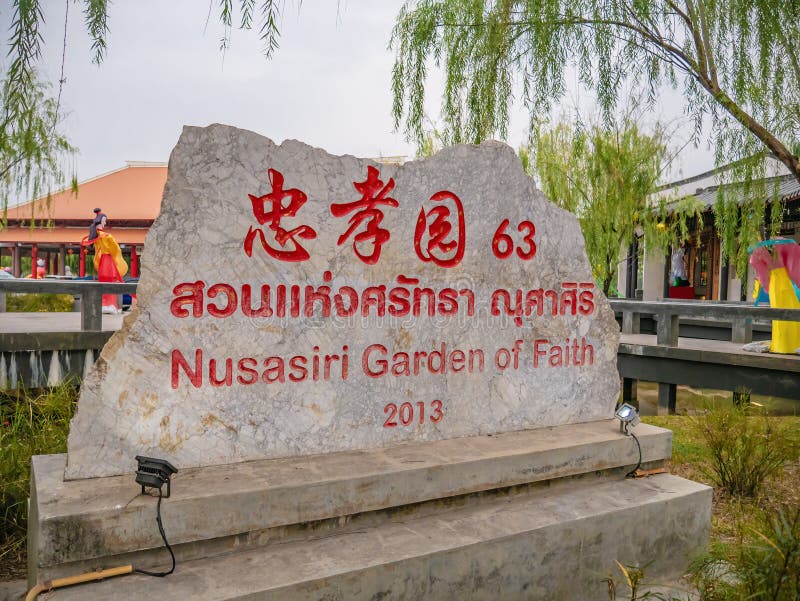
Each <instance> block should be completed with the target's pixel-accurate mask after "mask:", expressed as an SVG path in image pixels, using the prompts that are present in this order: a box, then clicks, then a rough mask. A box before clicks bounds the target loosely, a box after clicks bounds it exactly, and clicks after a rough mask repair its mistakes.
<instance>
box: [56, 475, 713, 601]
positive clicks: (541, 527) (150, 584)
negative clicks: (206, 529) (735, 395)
mask: <svg viewBox="0 0 800 601" xmlns="http://www.w3.org/2000/svg"><path fill="white" fill-rule="evenodd" d="M711 494H712V490H711V488H709V487H707V486H704V485H702V484H697V483H695V482H690V481H688V480H684V479H682V478H678V477H676V476H672V475H669V474H661V475H658V476H654V477H652V478H646V479H643V480H625V479H609V480H606V481H602V482H586V483H584V484H583V485H576V483H575V482H572V481H567V482H563V483H561V484H560V485H558V484H556V485H553V486H552V487H550V488H549V489H548V490H545V491H541V490H534V491H531V494H520V495H514V496H509V497H506V498H503V497H499V498H496V499H494V500H493V501H492V502H491V503H486V504H479V505H474V506H469V507H464V508H459V509H454V510H451V511H446V512H443V513H440V514H435V515H431V516H424V517H419V518H410V519H409V518H406V517H404V516H397V517H395V518H394V519H392V520H386V521H385V522H384V523H382V524H381V525H380V526H377V527H374V528H358V529H353V530H350V531H348V532H343V533H341V534H339V535H338V536H322V537H319V538H316V539H314V540H308V541H302V542H289V543H285V544H278V545H272V546H270V547H266V548H264V549H257V550H252V551H245V552H242V553H234V554H230V555H227V556H225V557H216V558H210V559H203V560H197V561H190V562H185V563H182V564H179V565H178V568H177V571H176V572H175V574H173V575H172V576H169V577H168V578H165V579H163V580H160V579H156V578H148V577H145V576H138V575H134V576H125V577H123V578H121V579H115V580H109V581H106V582H101V583H98V584H90V585H87V586H83V587H75V588H72V589H64V590H62V591H55V592H53V593H52V595H51V597H50V599H52V600H53V601H70V600H73V599H75V600H77V599H81V600H83V599H105V600H109V601H112V600H116V599H124V600H125V601H150V600H151V599H157V598H170V599H196V600H198V601H211V600H214V601H221V600H223V599H226V600H228V599H230V600H232V599H240V600H244V599H247V600H250V601H255V600H256V599H258V600H259V601H273V600H274V601H295V600H308V601H312V600H314V601H317V600H319V601H323V600H324V601H340V600H341V601H345V600H347V601H377V600H379V599H380V600H383V601H390V600H398V601H400V600H407V599H426V600H430V601H435V600H445V599H446V600H454V601H455V600H458V601H461V600H465V599H469V600H470V601H479V600H486V601H495V600H497V599H502V600H503V601H516V600H520V601H522V600H525V601H529V600H530V599H548V600H550V599H552V600H563V601H597V600H598V599H604V598H606V597H607V584H606V582H604V581H603V579H604V578H606V577H607V576H608V575H609V574H619V569H618V567H617V566H616V563H615V560H616V561H619V562H621V563H623V564H629V565H631V564H632V565H640V566H647V568H646V569H647V578H648V580H649V581H650V582H653V581H655V582H664V581H667V582H668V581H669V579H670V578H674V577H676V576H678V575H679V574H681V572H682V570H684V569H685V567H686V563H687V559H686V558H687V557H688V556H690V555H691V554H692V553H693V552H695V551H697V550H699V549H700V548H701V547H704V546H705V545H706V544H707V543H708V537H709V530H710V522H711ZM618 580H621V578H619V579H618ZM622 588H623V587H622V586H620V589H622Z"/></svg>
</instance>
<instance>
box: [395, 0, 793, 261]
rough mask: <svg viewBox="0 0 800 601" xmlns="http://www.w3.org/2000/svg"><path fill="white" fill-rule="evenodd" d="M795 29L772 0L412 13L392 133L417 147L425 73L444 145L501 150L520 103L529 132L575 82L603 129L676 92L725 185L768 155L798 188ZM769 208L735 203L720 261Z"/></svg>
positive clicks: (457, 0) (753, 174)
mask: <svg viewBox="0 0 800 601" xmlns="http://www.w3.org/2000/svg"><path fill="white" fill-rule="evenodd" d="M798 22H800V2H776V1H774V0H727V1H725V2H722V1H720V0H653V1H642V0H631V1H627V2H620V1H618V0H416V1H413V0H412V1H409V2H408V3H407V4H406V5H405V6H404V7H403V9H402V10H401V11H400V13H399V15H398V17H397V20H396V24H395V28H394V32H393V36H392V46H393V48H394V49H395V51H396V58H395V64H394V70H393V78H392V86H393V93H394V107H393V112H394V118H395V125H396V127H398V128H399V127H402V128H404V130H405V132H406V134H407V135H408V137H409V139H411V140H414V141H416V142H417V143H418V144H420V143H421V142H422V141H423V136H424V130H423V128H422V119H423V115H424V113H423V108H422V107H423V105H424V101H425V92H426V90H425V76H426V75H427V70H428V67H429V65H430V64H431V63H433V64H435V65H438V66H440V67H441V68H442V69H443V70H444V74H445V83H444V89H443V91H442V101H441V102H442V119H443V122H444V123H445V125H446V129H445V137H446V141H447V142H448V143H456V142H461V141H468V142H479V141H481V140H484V139H487V138H492V137H500V138H503V137H504V136H505V133H506V127H507V125H508V115H509V112H510V108H511V106H512V104H513V102H514V101H515V100H521V101H522V102H523V103H524V104H525V106H526V107H527V108H528V110H529V113H530V118H531V129H534V128H535V124H536V122H537V121H538V120H540V119H541V118H542V117H543V116H545V115H547V114H548V112H549V111H550V109H551V108H552V107H553V106H554V105H556V104H557V103H558V102H559V101H560V100H561V99H562V98H563V97H564V94H565V92H566V89H567V88H566V83H565V78H566V77H567V76H568V75H570V74H571V73H572V71H571V70H573V69H574V72H575V73H576V74H577V78H578V80H579V82H580V84H581V85H582V87H584V88H586V89H589V90H592V91H593V92H594V95H595V97H596V99H597V102H598V106H599V107H600V109H601V111H602V113H603V115H604V117H605V119H606V121H607V122H610V121H611V120H612V115H613V113H614V109H615V108H616V106H617V104H618V102H619V101H620V100H621V99H620V97H619V96H620V91H621V90H622V89H623V87H622V85H623V84H626V85H627V84H633V85H634V86H635V87H640V88H642V89H643V90H644V91H645V92H646V93H647V94H648V96H649V99H650V101H651V102H654V101H655V99H656V97H657V96H658V94H659V91H660V89H661V88H662V86H671V87H675V88H679V89H680V90H681V91H682V92H683V97H684V102H685V106H684V109H685V112H686V113H687V114H688V115H689V117H691V119H692V120H693V122H694V128H695V129H694V135H695V137H696V139H697V140H699V139H700V136H701V134H702V132H703V124H704V121H707V122H708V123H710V131H709V132H708V133H709V141H710V142H711V144H712V145H713V147H714V148H715V152H716V160H717V164H718V165H723V164H726V163H730V162H735V161H738V162H737V163H736V166H735V168H733V169H729V170H727V171H725V172H724V174H723V176H722V179H723V182H722V183H726V182H728V183H729V182H737V181H744V182H746V183H747V185H751V184H753V183H754V182H757V181H758V179H759V178H761V177H762V176H763V174H764V170H765V160H766V157H767V156H768V155H772V156H774V157H776V158H777V159H778V160H779V161H780V162H781V163H782V164H783V165H784V166H785V167H786V169H787V170H788V171H789V172H790V173H792V174H793V175H794V176H795V177H797V178H798V179H799V180H800V159H799V158H798V153H800V58H799V57H800V28H798V27H797V23H798ZM514 82H518V83H519V86H518V89H519V90H520V91H519V94H518V95H519V98H517V99H515V98H514V94H513V92H514V90H515V86H514ZM739 159H747V160H741V161H739ZM752 187H754V188H757V187H758V184H755V186H752ZM725 189H730V188H725V187H723V190H725ZM766 193H769V190H767V191H766ZM723 197H724V191H723V193H721V196H720V201H719V202H720V203H723V202H725V201H724V198H723ZM766 199H767V198H766V197H764V196H758V195H756V194H750V195H746V196H744V197H740V198H739V199H738V200H739V201H741V202H743V203H744V205H746V206H743V207H742V211H743V212H744V214H745V218H743V219H730V218H729V219H724V220H723V222H722V223H721V226H722V227H721V235H722V237H723V239H724V240H727V241H728V242H727V243H725V244H723V252H724V253H725V254H726V256H729V257H730V256H735V255H736V245H735V244H734V243H731V241H732V240H733V241H735V240H736V239H737V238H749V237H752V236H753V235H754V234H753V232H758V230H759V227H760V225H761V224H762V223H763V219H764V207H765V200H766ZM773 200H777V198H774V199H773ZM722 210H723V211H728V210H729V209H722ZM773 215H777V217H776V219H777V218H779V216H780V207H776V208H775V210H774V211H773ZM729 217H730V216H729ZM755 235H757V233H756V234H755Z"/></svg>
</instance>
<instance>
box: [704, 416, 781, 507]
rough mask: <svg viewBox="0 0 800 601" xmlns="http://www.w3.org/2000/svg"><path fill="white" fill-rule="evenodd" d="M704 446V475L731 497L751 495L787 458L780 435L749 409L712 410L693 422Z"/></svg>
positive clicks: (764, 417) (778, 431)
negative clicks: (706, 455)
mask: <svg viewBox="0 0 800 601" xmlns="http://www.w3.org/2000/svg"><path fill="white" fill-rule="evenodd" d="M694 427H695V428H697V430H698V432H699V434H700V436H701V437H702V438H703V440H704V441H705V443H706V444H707V445H708V451H709V454H710V465H707V466H706V467H704V468H701V469H703V471H704V473H705V474H706V475H707V476H708V477H709V478H710V479H711V480H712V481H713V482H714V483H715V484H716V485H717V486H719V487H721V488H723V489H725V490H726V491H727V492H728V493H729V494H731V495H741V496H753V495H755V493H756V492H757V491H758V489H759V488H760V487H761V485H762V483H763V482H764V480H765V479H766V478H767V477H769V476H771V475H773V474H775V473H776V472H777V471H778V470H780V469H781V468H782V467H783V465H784V463H785V462H786V460H787V458H788V455H789V445H788V443H787V438H786V435H785V434H784V432H783V431H782V430H781V429H780V428H779V427H778V426H776V425H775V424H773V422H772V420H771V419H770V418H769V417H768V416H767V414H766V413H765V412H761V413H758V414H755V413H754V412H753V410H752V409H751V408H749V407H736V406H732V407H719V406H718V407H715V408H712V409H710V410H709V411H707V412H706V413H705V414H703V415H701V416H699V417H697V418H696V419H695V420H694Z"/></svg>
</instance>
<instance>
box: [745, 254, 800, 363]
mask: <svg viewBox="0 0 800 601" xmlns="http://www.w3.org/2000/svg"><path fill="white" fill-rule="evenodd" d="M750 265H752V266H753V269H755V272H756V275H757V277H758V280H759V281H760V282H761V287H762V289H763V290H764V291H766V292H767V293H768V294H769V304H770V306H772V307H775V308H779V309H800V295H798V286H800V246H798V244H797V243H796V242H795V241H794V240H788V239H786V238H776V239H774V240H765V241H764V242H759V244H758V245H757V246H756V247H755V248H754V249H753V250H752V252H751V254H750ZM769 350H770V352H772V353H784V354H793V353H800V322H797V321H773V322H772V343H771V344H770V347H769Z"/></svg>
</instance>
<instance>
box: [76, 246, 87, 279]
mask: <svg viewBox="0 0 800 601" xmlns="http://www.w3.org/2000/svg"><path fill="white" fill-rule="evenodd" d="M78 275H79V276H80V277H84V276H85V275H86V247H85V246H81V262H80V266H79V268H78Z"/></svg>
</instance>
